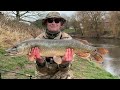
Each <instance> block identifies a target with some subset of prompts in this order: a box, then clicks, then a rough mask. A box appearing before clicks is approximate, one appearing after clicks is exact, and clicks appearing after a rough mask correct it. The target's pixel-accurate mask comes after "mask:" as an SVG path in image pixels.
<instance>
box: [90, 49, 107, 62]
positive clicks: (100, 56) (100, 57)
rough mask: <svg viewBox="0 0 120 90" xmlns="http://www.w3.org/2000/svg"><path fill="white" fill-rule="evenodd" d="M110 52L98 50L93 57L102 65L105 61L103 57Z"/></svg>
mask: <svg viewBox="0 0 120 90" xmlns="http://www.w3.org/2000/svg"><path fill="white" fill-rule="evenodd" d="M108 52H109V51H108V50H107V49H105V48H97V49H96V50H95V51H94V52H93V54H92V56H93V58H94V59H95V61H97V62H98V63H102V62H103V61H104V59H103V55H105V54H107V53H108Z"/></svg>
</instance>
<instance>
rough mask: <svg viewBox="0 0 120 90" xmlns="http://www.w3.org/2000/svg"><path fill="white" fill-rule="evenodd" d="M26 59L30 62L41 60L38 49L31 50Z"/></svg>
mask: <svg viewBox="0 0 120 90" xmlns="http://www.w3.org/2000/svg"><path fill="white" fill-rule="evenodd" d="M28 58H29V60H30V61H33V60H35V59H41V56H40V50H39V48H38V47H34V48H32V49H31V50H30V52H29V53H28Z"/></svg>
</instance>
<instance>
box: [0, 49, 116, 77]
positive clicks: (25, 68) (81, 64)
mask: <svg viewBox="0 0 120 90" xmlns="http://www.w3.org/2000/svg"><path fill="white" fill-rule="evenodd" d="M4 54H5V51H4V49H0V69H3V70H9V71H11V72H5V71H1V73H2V74H1V76H2V79H29V78H30V77H28V76H25V74H29V75H32V76H34V70H35V66H34V63H33V62H30V61H28V60H27V57H25V56H22V57H7V56H4ZM71 69H72V71H73V74H74V76H75V78H77V79H117V78H118V77H116V76H113V75H111V74H110V73H108V72H106V71H105V70H104V69H102V68H101V67H100V66H99V65H96V64H95V63H93V62H89V61H87V60H84V59H80V58H79V57H77V56H76V57H75V61H74V62H73V65H72V68H71ZM13 72H16V73H21V74H23V75H20V74H16V73H13Z"/></svg>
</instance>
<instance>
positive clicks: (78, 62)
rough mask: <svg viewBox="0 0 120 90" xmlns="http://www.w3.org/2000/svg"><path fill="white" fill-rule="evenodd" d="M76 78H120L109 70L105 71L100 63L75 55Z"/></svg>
mask: <svg viewBox="0 0 120 90" xmlns="http://www.w3.org/2000/svg"><path fill="white" fill-rule="evenodd" d="M72 70H73V72H74V76H75V78H81V79H118V77H117V76H113V75H112V74H110V73H109V72H107V71H105V69H104V68H102V66H100V65H99V64H97V63H95V62H93V61H88V60H85V59H80V58H79V57H77V56H76V57H75V61H74V62H73V65H72Z"/></svg>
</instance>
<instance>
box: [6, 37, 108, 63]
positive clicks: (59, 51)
mask: <svg viewBox="0 0 120 90" xmlns="http://www.w3.org/2000/svg"><path fill="white" fill-rule="evenodd" d="M33 47H38V48H39V49H40V53H41V56H43V57H53V56H64V55H65V52H66V49H67V48H71V49H73V50H74V53H75V54H77V55H80V56H83V57H84V54H86V53H89V54H90V56H92V57H94V59H95V60H96V61H98V62H102V61H103V58H102V55H103V54H106V53H107V52H108V51H107V50H106V49H104V48H97V47H93V46H90V45H86V44H84V43H82V42H80V41H78V40H75V39H71V40H62V39H60V40H54V39H53V40H50V39H30V40H26V41H23V42H20V43H18V44H16V45H15V46H13V47H12V48H9V49H7V50H6V52H7V55H13V56H16V55H17V56H18V55H27V54H28V52H29V51H30V49H31V48H33ZM85 57H87V56H85Z"/></svg>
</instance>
